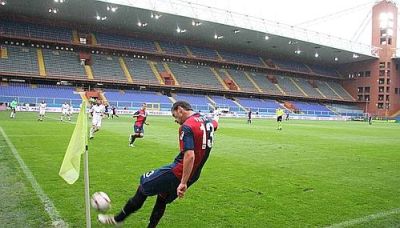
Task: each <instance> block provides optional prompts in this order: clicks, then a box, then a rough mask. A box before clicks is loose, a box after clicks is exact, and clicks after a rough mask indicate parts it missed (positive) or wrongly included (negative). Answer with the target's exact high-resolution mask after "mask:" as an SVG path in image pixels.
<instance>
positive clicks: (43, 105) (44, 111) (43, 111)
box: [38, 100, 47, 121]
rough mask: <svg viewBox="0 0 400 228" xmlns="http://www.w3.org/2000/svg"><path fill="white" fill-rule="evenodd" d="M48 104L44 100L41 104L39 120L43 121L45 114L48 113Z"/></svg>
mask: <svg viewBox="0 0 400 228" xmlns="http://www.w3.org/2000/svg"><path fill="white" fill-rule="evenodd" d="M46 107H47V104H46V102H45V101H44V100H43V101H42V103H40V104H39V118H38V121H43V118H44V115H45V114H46Z"/></svg>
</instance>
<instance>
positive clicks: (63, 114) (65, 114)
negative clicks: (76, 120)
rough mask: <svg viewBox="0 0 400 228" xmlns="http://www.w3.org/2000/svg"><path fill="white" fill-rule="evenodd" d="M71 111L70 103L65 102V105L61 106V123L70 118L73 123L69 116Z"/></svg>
mask: <svg viewBox="0 0 400 228" xmlns="http://www.w3.org/2000/svg"><path fill="white" fill-rule="evenodd" d="M69 109H70V106H69V104H68V102H65V103H64V104H62V105H61V117H60V120H61V121H64V117H65V118H66V119H67V118H68V120H69V121H71V117H70V116H69V115H68V112H69Z"/></svg>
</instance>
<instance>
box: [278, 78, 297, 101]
mask: <svg viewBox="0 0 400 228" xmlns="http://www.w3.org/2000/svg"><path fill="white" fill-rule="evenodd" d="M276 78H277V79H278V84H279V86H280V87H281V88H282V89H283V90H284V91H285V93H286V94H288V95H292V96H297V97H304V94H303V93H302V92H301V91H300V90H299V89H298V88H297V87H296V85H294V84H293V82H292V81H291V80H290V78H289V77H286V76H276Z"/></svg>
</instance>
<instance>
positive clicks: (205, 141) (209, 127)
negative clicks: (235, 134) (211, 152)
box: [200, 122, 214, 150]
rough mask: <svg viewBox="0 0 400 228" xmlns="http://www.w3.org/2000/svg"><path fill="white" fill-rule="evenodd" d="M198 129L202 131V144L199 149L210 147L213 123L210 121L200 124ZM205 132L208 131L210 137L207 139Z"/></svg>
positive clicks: (212, 140) (211, 144) (212, 138)
mask: <svg viewBox="0 0 400 228" xmlns="http://www.w3.org/2000/svg"><path fill="white" fill-rule="evenodd" d="M204 125H205V126H204ZM200 130H202V131H203V144H202V145H201V149H203V150H204V149H206V148H207V147H208V148H212V146H213V143H214V125H213V124H212V123H210V122H208V123H206V124H202V125H200ZM207 132H210V137H209V138H208V139H207Z"/></svg>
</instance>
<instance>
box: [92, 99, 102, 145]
mask: <svg viewBox="0 0 400 228" xmlns="http://www.w3.org/2000/svg"><path fill="white" fill-rule="evenodd" d="M91 112H92V113H93V118H92V127H91V128H90V133H89V139H93V138H94V133H95V132H97V131H99V130H100V128H101V120H102V118H103V114H104V105H103V104H102V103H101V101H100V100H97V101H96V104H95V105H93V106H92V108H91Z"/></svg>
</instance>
